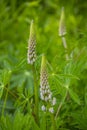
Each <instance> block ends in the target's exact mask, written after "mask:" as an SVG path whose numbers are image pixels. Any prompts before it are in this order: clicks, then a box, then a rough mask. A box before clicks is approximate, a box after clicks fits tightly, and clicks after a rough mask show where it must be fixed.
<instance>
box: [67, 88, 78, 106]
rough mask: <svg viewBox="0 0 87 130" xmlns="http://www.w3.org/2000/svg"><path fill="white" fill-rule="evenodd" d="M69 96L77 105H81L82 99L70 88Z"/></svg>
mask: <svg viewBox="0 0 87 130" xmlns="http://www.w3.org/2000/svg"><path fill="white" fill-rule="evenodd" d="M68 90H69V94H70V97H71V98H72V99H73V100H74V101H75V102H76V103H77V104H79V105H80V99H79V97H78V95H77V94H76V93H75V92H74V91H73V90H72V89H71V88H69V89H68Z"/></svg>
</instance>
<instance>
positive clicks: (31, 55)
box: [27, 20, 39, 124]
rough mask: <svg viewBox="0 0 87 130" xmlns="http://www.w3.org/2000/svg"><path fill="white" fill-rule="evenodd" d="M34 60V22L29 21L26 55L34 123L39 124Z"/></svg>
mask: <svg viewBox="0 0 87 130" xmlns="http://www.w3.org/2000/svg"><path fill="white" fill-rule="evenodd" d="M35 60H36V34H35V28H34V21H33V20H32V21H31V25H30V36H29V41H28V53H27V61H28V64H31V65H32V72H33V79H34V101H35V105H34V113H35V121H36V122H37V124H39V119H38V118H39V115H38V102H39V101H38V100H39V99H38V84H37V75H36V70H35Z"/></svg>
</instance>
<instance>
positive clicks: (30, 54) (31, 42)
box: [27, 20, 36, 64]
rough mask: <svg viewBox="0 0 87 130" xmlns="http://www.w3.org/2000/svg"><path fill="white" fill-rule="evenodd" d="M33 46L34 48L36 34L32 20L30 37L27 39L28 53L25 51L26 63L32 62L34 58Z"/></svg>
mask: <svg viewBox="0 0 87 130" xmlns="http://www.w3.org/2000/svg"><path fill="white" fill-rule="evenodd" d="M35 48H36V36H35V29H34V22H33V20H32V21H31V25H30V37H29V41H28V53H27V60H28V64H33V63H34V62H35V60H36V50H35Z"/></svg>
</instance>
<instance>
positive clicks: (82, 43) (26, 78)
mask: <svg viewBox="0 0 87 130" xmlns="http://www.w3.org/2000/svg"><path fill="white" fill-rule="evenodd" d="M62 6H64V8H65V23H66V30H67V34H66V36H65V38H66V42H67V46H68V49H67V53H68V55H69V60H66V58H65V55H66V52H65V48H64V47H63V44H62V39H61V37H59V32H58V30H59V20H60V16H61V8H62ZM86 9H87V1H86V0H84V1H82V0H69V1H66V0H35V1H34V0H25V1H23V0H18V1H17V0H0V130H54V128H53V127H52V125H51V124H52V119H53V118H52V117H51V114H49V113H46V115H45V113H44V112H43V111H42V110H41V105H42V102H41V99H40V94H38V97H39V119H38V120H39V126H38V124H37V122H36V121H35V115H34V113H32V109H33V107H34V106H33V105H34V104H33V103H32V99H33V97H34V94H33V89H34V82H33V74H32V67H31V65H29V64H27V46H28V38H29V29H30V22H31V20H32V19H33V20H34V23H35V30H36V39H37V47H36V51H37V60H36V62H35V69H36V72H37V77H38V81H37V83H36V84H37V85H38V87H39V86H40V66H41V57H42V54H43V53H44V54H45V56H46V59H47V63H48V64H47V67H48V72H49V83H50V88H51V91H52V93H53V95H54V96H55V97H56V99H57V103H56V105H55V112H54V116H56V113H57V110H58V108H59V106H60V105H61V104H62V105H61V109H60V110H59V113H58V115H57V117H56V119H55V125H56V130H87V11H86ZM66 92H68V95H67V96H66ZM65 96H66V97H65ZM53 120H54V119H53Z"/></svg>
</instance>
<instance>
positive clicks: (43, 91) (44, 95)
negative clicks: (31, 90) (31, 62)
mask: <svg viewBox="0 0 87 130" xmlns="http://www.w3.org/2000/svg"><path fill="white" fill-rule="evenodd" d="M40 97H41V100H42V101H44V103H45V106H47V109H48V111H49V112H51V113H53V111H54V110H53V109H52V108H49V107H50V106H54V105H55V104H56V101H55V100H56V98H52V92H51V91H50V87H49V82H48V73H47V66H46V58H45V56H42V63H41V73H40ZM43 106H44V105H43ZM42 108H43V107H42ZM47 109H46V110H47ZM42 110H43V109H42Z"/></svg>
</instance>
